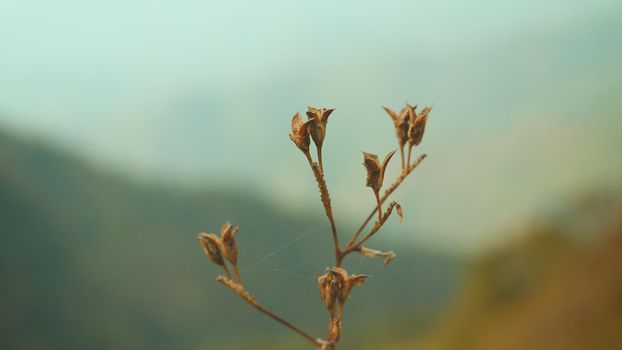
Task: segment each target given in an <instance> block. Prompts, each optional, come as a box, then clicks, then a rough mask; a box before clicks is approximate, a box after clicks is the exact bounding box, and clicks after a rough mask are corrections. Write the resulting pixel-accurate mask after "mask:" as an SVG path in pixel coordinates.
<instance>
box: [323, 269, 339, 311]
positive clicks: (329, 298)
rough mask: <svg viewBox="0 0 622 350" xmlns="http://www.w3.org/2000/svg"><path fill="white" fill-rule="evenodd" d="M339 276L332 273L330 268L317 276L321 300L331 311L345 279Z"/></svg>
mask: <svg viewBox="0 0 622 350" xmlns="http://www.w3.org/2000/svg"><path fill="white" fill-rule="evenodd" d="M339 277H340V275H337V274H335V273H333V272H332V270H329V271H328V272H326V273H325V274H324V275H322V276H319V277H318V278H317V283H318V286H319V288H320V297H321V298H322V302H323V303H324V305H326V308H327V309H328V310H331V311H332V310H333V308H334V306H335V302H336V301H337V295H338V294H339V292H340V291H341V290H342V289H343V286H344V284H345V280H344V279H342V278H339Z"/></svg>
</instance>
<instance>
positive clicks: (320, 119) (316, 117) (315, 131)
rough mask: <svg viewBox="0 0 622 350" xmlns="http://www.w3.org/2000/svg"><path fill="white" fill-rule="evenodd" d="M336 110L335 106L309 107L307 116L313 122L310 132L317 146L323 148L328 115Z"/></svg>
mask: <svg viewBox="0 0 622 350" xmlns="http://www.w3.org/2000/svg"><path fill="white" fill-rule="evenodd" d="M334 110H335V109H334V108H315V107H309V108H308V110H307V118H308V121H309V122H311V125H310V127H309V132H310V133H311V137H312V138H313V142H314V143H315V146H316V147H317V148H322V143H324V137H325V136H326V124H327V123H328V117H329V116H330V115H331V113H333V111H334Z"/></svg>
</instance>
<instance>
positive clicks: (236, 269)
mask: <svg viewBox="0 0 622 350" xmlns="http://www.w3.org/2000/svg"><path fill="white" fill-rule="evenodd" d="M233 273H234V274H235V279H236V280H237V281H238V283H239V284H240V285H243V284H242V278H240V271H239V270H238V264H234V265H233ZM229 278H231V277H229Z"/></svg>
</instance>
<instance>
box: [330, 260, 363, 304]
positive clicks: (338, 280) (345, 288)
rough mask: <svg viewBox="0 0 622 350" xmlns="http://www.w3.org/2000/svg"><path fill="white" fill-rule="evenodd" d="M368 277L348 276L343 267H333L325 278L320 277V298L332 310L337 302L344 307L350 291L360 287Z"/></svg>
mask: <svg viewBox="0 0 622 350" xmlns="http://www.w3.org/2000/svg"><path fill="white" fill-rule="evenodd" d="M367 277H369V276H367V275H356V274H355V275H348V272H347V271H346V269H344V268H343V267H333V268H332V269H330V270H328V271H327V272H326V273H325V274H324V275H323V276H320V277H318V285H319V287H320V296H321V297H322V301H323V302H324V305H326V307H327V308H328V309H329V310H332V309H333V307H334V305H335V301H339V303H340V304H341V305H343V304H344V303H345V302H346V301H347V300H348V298H349V296H350V291H351V290H352V288H354V287H356V286H360V285H361V284H363V283H364V282H365V279H367Z"/></svg>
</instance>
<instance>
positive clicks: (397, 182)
mask: <svg viewBox="0 0 622 350" xmlns="http://www.w3.org/2000/svg"><path fill="white" fill-rule="evenodd" d="M426 157H427V155H426V154H422V155H420V156H419V158H417V160H415V162H414V163H413V164H412V165H409V166H408V168H407V169H405V171H403V172H402V174H401V175H400V176H399V177H398V178H397V179H396V180H395V181H394V182H393V183H392V184H391V186H389V188H388V189H387V190H386V191H385V192H384V194H383V195H382V198H380V203H381V204H382V203H384V202H385V201H386V200H387V198H389V196H390V195H391V194H392V193H393V192H394V191H395V190H396V189H397V188H398V187H399V186H400V185H401V184H402V182H403V181H404V180H405V179H406V177H408V175H410V173H412V172H413V170H415V169H416V168H417V166H418V165H419V164H421V162H422V161H423V160H424V159H425V158H426ZM377 210H378V206H376V207H375V208H374V209H373V210H372V211H371V213H369V215H368V216H367V218H366V219H365V221H363V223H362V224H361V226H360V227H359V229H358V230H357V231H356V233H354V236H352V238H350V240H349V241H348V243H347V244H346V248H345V249H344V251H343V253H342V255H343V256H342V259H343V257H345V255H346V254H345V253H346V251H348V248H349V247H350V246H352V245H353V244H354V242H355V241H356V239H357V238H358V237H359V236H360V235H361V233H362V232H363V230H364V229H365V226H367V224H368V223H369V221H370V220H371V218H372V217H374V214H376V211H377ZM338 266H339V265H338Z"/></svg>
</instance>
